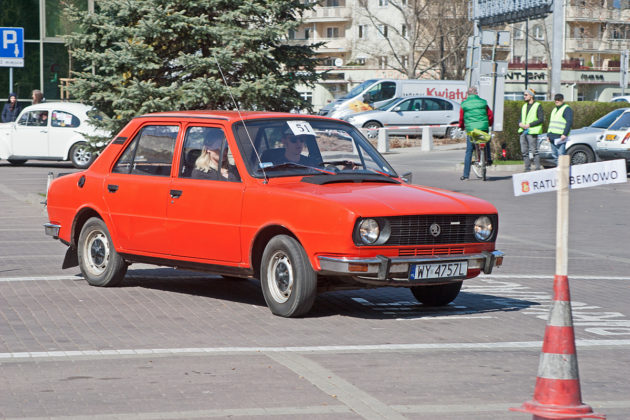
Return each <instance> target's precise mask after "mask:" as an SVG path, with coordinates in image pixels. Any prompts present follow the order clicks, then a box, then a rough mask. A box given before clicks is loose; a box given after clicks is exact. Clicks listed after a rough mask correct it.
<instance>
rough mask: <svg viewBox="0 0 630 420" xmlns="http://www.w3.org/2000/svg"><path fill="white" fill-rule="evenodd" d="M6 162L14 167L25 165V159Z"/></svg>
mask: <svg viewBox="0 0 630 420" xmlns="http://www.w3.org/2000/svg"><path fill="white" fill-rule="evenodd" d="M7 161H8V162H9V163H10V164H11V165H14V166H19V165H24V164H25V163H26V159H7Z"/></svg>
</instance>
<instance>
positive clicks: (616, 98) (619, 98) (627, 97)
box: [610, 95, 630, 102]
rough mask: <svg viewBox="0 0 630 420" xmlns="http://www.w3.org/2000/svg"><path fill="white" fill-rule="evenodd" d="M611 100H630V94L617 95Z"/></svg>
mask: <svg viewBox="0 0 630 420" xmlns="http://www.w3.org/2000/svg"><path fill="white" fill-rule="evenodd" d="M610 102H630V96H627V95H626V96H615V97H614V98H612V99H611V100H610Z"/></svg>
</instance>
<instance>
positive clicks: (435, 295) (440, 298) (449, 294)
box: [411, 281, 462, 306]
mask: <svg viewBox="0 0 630 420" xmlns="http://www.w3.org/2000/svg"><path fill="white" fill-rule="evenodd" d="M461 288H462V282H461V281H458V282H455V283H447V284H435V285H429V286H413V287H412V288H411V293H413V295H414V297H415V298H416V299H417V300H418V302H420V303H422V304H424V305H427V306H444V305H448V304H449V303H451V302H452V301H454V300H455V298H456V297H457V295H458V294H459V291H460V289H461Z"/></svg>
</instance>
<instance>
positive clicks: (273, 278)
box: [260, 235, 317, 318]
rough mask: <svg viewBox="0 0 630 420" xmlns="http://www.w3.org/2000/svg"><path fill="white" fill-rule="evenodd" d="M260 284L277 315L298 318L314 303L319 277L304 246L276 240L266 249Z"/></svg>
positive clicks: (291, 240)
mask: <svg viewBox="0 0 630 420" xmlns="http://www.w3.org/2000/svg"><path fill="white" fill-rule="evenodd" d="M260 283H261V286H262V291H263V296H264V297H265V302H267V306H268V307H269V309H270V310H271V312H272V313H273V314H275V315H279V316H283V317H286V318H290V317H298V316H301V315H304V314H306V313H307V312H308V311H309V310H310V309H311V307H312V306H313V303H314V302H315V296H316V294H317V274H316V273H315V271H314V270H313V268H312V267H311V264H310V262H309V260H308V257H307V255H306V252H305V251H304V248H302V245H300V243H299V242H298V241H297V240H295V239H294V238H292V237H290V236H287V235H278V236H275V237H274V238H272V239H271V240H270V241H269V243H268V244H267V246H266V247H265V251H264V252H263V256H262V264H261V269H260Z"/></svg>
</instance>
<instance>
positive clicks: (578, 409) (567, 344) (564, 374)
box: [510, 275, 606, 419]
mask: <svg viewBox="0 0 630 420" xmlns="http://www.w3.org/2000/svg"><path fill="white" fill-rule="evenodd" d="M553 292H554V297H553V303H552V306H551V311H550V312H549V320H548V321H547V327H546V328H545V338H544V340H543V348H542V354H541V355H540V362H539V365H538V376H537V377H536V387H535V388H534V398H533V400H532V401H527V402H525V403H523V405H522V406H521V407H518V408H510V410H512V411H523V412H525V413H531V414H533V415H534V419H537V418H543V419H580V418H595V419H605V418H606V416H604V415H602V414H597V413H594V412H593V409H592V408H591V407H590V406H588V405H586V404H584V403H582V394H581V392H580V378H579V375H578V362H577V355H576V353H575V334H574V332H573V318H572V316H571V298H570V296H569V279H568V277H567V276H561V275H556V276H554V279H553Z"/></svg>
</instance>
